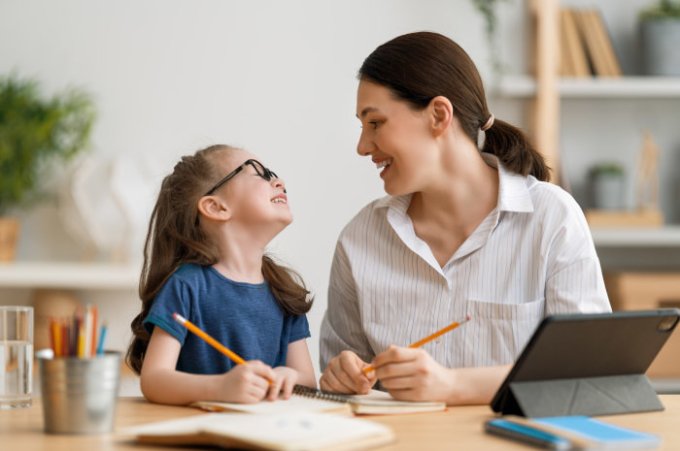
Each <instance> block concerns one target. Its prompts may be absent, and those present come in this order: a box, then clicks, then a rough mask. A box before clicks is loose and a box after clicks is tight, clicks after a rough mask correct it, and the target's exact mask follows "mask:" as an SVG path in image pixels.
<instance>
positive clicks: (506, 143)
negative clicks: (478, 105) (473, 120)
mask: <svg viewBox="0 0 680 451" xmlns="http://www.w3.org/2000/svg"><path fill="white" fill-rule="evenodd" d="M484 133H485V135H486V136H485V137H484V146H483V147H482V152H486V153H490V154H493V155H495V156H496V157H498V159H499V160H500V162H501V163H503V166H505V167H506V168H508V169H509V170H510V171H512V172H515V173H517V174H521V175H533V176H534V177H536V178H537V179H538V180H542V181H545V182H547V181H549V180H550V168H549V167H548V165H547V164H546V163H545V158H543V156H542V155H541V154H540V153H538V151H537V150H536V149H534V147H533V146H532V145H531V142H530V141H529V139H528V138H527V137H526V136H525V135H524V133H523V132H522V130H520V129H519V128H517V127H515V126H513V125H510V124H508V123H507V122H505V121H501V120H498V119H495V120H494V121H493V123H492V125H491V126H490V127H489V128H488V129H487V130H486V131H485V132H484Z"/></svg>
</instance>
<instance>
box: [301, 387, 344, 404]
mask: <svg viewBox="0 0 680 451" xmlns="http://www.w3.org/2000/svg"><path fill="white" fill-rule="evenodd" d="M293 393H294V394H296V395H299V396H305V397H307V398H316V399H323V400H326V401H334V402H344V403H347V402H350V400H351V398H352V396H351V395H341V394H339V393H329V392H325V391H322V390H319V389H316V388H310V387H305V386H304V385H295V387H293Z"/></svg>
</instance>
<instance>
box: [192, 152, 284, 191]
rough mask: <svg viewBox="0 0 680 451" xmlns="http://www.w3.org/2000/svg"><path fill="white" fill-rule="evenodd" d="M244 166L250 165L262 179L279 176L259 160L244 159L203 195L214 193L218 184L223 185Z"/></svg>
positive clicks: (268, 179) (267, 179)
mask: <svg viewBox="0 0 680 451" xmlns="http://www.w3.org/2000/svg"><path fill="white" fill-rule="evenodd" d="M246 166H252V167H253V168H254V169H255V172H256V173H257V175H259V176H260V177H262V178H263V179H265V180H266V181H268V182H269V181H270V180H271V179H273V178H279V176H278V175H276V173H275V172H274V171H270V170H269V169H267V168H266V167H264V165H263V164H262V163H260V162H259V161H257V160H253V159H250V160H246V161H244V162H243V164H242V165H241V166H239V167H237V168H236V169H234V170H233V171H231V172H230V173H229V174H227V175H226V176H224V178H223V179H221V180H220V181H219V182H217V183H215V185H214V186H213V187H212V188H210V189H209V190H208V191H207V192H206V193H205V194H204V196H209V195H211V194H212V193H214V192H215V191H216V190H217V189H218V188H219V187H220V186H222V185H224V184H225V183H227V182H228V181H229V180H231V179H233V178H234V177H236V175H237V174H238V173H239V172H241V171H242V170H243V169H244V168H245V167H246Z"/></svg>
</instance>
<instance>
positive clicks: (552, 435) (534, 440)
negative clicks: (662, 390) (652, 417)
mask: <svg viewBox="0 0 680 451" xmlns="http://www.w3.org/2000/svg"><path fill="white" fill-rule="evenodd" d="M484 428H485V430H486V431H487V432H489V433H492V434H496V435H501V436H504V437H507V438H510V439H514V440H518V441H521V442H524V443H529V444H532V445H534V446H540V447H543V448H547V449H557V450H571V449H578V450H600V449H641V448H647V449H649V448H656V447H658V446H659V445H661V439H660V438H659V437H657V436H655V435H653V434H648V433H645V432H639V431H635V430H632V429H628V428H624V427H620V426H614V425H611V424H608V423H605V422H603V421H600V420H595V419H593V418H589V417H586V416H568V417H545V418H533V419H529V418H522V417H514V416H505V417H502V418H496V419H492V420H488V421H487V422H486V423H485V425H484Z"/></svg>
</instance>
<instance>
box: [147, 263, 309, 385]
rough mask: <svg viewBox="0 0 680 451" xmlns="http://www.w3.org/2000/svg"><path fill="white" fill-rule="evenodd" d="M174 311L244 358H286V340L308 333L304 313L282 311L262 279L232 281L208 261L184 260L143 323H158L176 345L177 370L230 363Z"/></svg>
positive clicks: (209, 370)
mask: <svg viewBox="0 0 680 451" xmlns="http://www.w3.org/2000/svg"><path fill="white" fill-rule="evenodd" d="M174 312H177V313H179V314H180V315H182V316H183V317H184V318H186V319H188V320H189V321H191V322H192V323H194V324H195V325H196V326H198V327H199V328H201V329H202V330H203V331H205V332H206V333H207V334H208V335H210V336H212V337H213V338H215V339H216V340H217V341H219V342H220V343H222V344H223V345H224V346H226V347H227V348H229V349H231V350H232V351H234V352H235V353H236V354H238V355H240V356H241V357H243V358H244V359H245V360H261V361H262V362H264V363H266V364H267V365H270V366H271V367H277V366H283V365H285V364H286V355H287V351H288V344H289V343H292V342H294V341H297V340H301V339H303V338H307V337H309V336H310V333H309V324H308V322H307V317H306V316H305V315H290V314H288V313H286V312H285V311H284V310H283V309H282V308H281V307H280V306H279V304H278V303H277V302H276V299H274V295H273V293H272V291H271V289H270V288H269V284H267V283H266V282H264V283H260V284H252V283H243V282H235V281H233V280H229V279H227V278H226V277H224V276H223V275H221V274H220V273H219V272H217V270H215V269H214V268H213V267H212V266H200V265H195V264H185V265H182V266H180V268H179V269H177V271H175V273H174V274H172V276H170V278H169V279H168V281H167V282H166V283H165V285H163V287H162V288H161V290H160V291H159V292H158V295H157V296H156V298H155V299H154V301H153V305H152V306H151V310H150V311H149V315H148V316H147V317H146V318H145V319H144V326H145V327H146V328H147V330H148V331H149V332H151V331H152V330H153V328H154V326H158V327H160V328H161V329H163V330H164V331H165V332H167V333H169V334H170V335H172V336H173V337H175V338H177V340H178V341H179V342H180V344H181V345H182V349H181V350H180V353H179V358H178V360H177V370H178V371H183V372H187V373H194V374H221V373H225V372H227V371H229V370H230V369H231V368H232V367H234V365H235V363H234V362H232V361H231V360H230V359H229V358H227V357H226V356H225V355H223V354H222V353H220V352H219V351H217V350H216V349H215V348H213V347H212V346H210V345H209V344H208V343H206V342H205V341H203V340H202V339H201V338H199V337H198V336H196V335H194V334H193V333H191V332H189V331H188V330H187V329H186V328H185V327H183V326H182V325H180V324H178V323H177V322H175V320H173V318H172V314H173V313H174Z"/></svg>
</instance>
